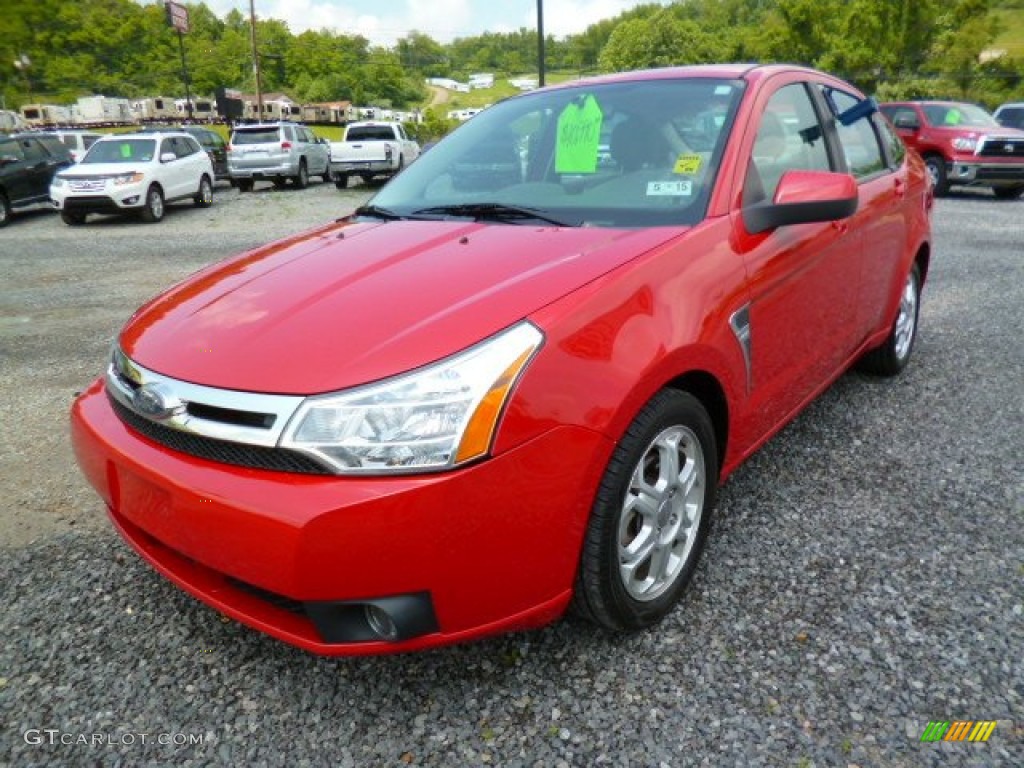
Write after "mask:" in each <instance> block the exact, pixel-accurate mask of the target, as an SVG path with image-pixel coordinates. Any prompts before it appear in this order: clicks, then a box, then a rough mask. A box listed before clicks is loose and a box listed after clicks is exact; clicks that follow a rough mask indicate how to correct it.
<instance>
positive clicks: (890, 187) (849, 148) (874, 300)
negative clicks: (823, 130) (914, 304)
mask: <svg viewBox="0 0 1024 768" xmlns="http://www.w3.org/2000/svg"><path fill="white" fill-rule="evenodd" d="M821 94H822V96H823V98H824V99H825V101H826V103H827V104H828V106H829V108H830V111H832V112H834V113H835V114H836V115H837V118H838V119H837V120H836V121H835V125H836V133H837V138H838V139H839V144H840V147H841V148H842V153H841V154H842V157H843V160H844V161H845V165H846V169H847V170H848V171H849V172H850V173H851V174H852V175H853V177H854V178H855V179H856V180H857V194H858V197H859V202H858V206H857V212H856V213H855V214H854V215H853V216H852V217H851V219H850V227H851V229H855V230H856V231H857V232H859V233H860V236H861V237H863V249H864V252H863V268H862V270H861V274H860V285H861V293H860V295H859V299H858V302H857V308H856V309H857V312H856V315H855V317H856V326H857V337H856V341H857V342H860V341H862V340H863V339H864V338H866V337H867V336H868V334H870V333H871V331H874V330H876V329H877V328H879V327H880V324H881V323H882V320H883V318H882V313H883V312H884V311H885V306H886V304H887V300H888V297H889V296H890V295H892V290H893V286H892V285H891V282H892V279H893V276H898V274H899V270H898V269H896V268H895V267H894V265H896V264H899V263H901V262H902V260H903V253H904V251H905V249H906V248H907V243H908V240H907V238H908V230H909V228H910V223H909V222H908V221H907V206H906V202H905V201H906V195H907V190H908V183H909V182H908V178H907V174H908V169H907V164H906V162H905V156H906V152H905V150H904V148H903V145H902V143H901V142H900V140H899V138H898V137H896V136H894V135H891V133H890V129H889V128H888V126H887V125H885V123H884V121H882V120H879V119H878V117H877V115H876V114H875V113H874V112H869V113H867V114H862V115H860V116H859V117H857V118H856V119H852V118H849V117H846V115H852V114H855V110H856V108H857V106H858V104H859V102H860V100H859V99H858V98H857V97H856V96H855V95H854V94H851V93H847V92H845V91H841V90H837V89H831V88H824V89H822V91H821ZM882 130H884V131H886V134H885V135H886V136H887V138H888V141H889V142H890V143H891V144H892V146H891V147H890V148H889V154H887V153H886V149H885V148H884V145H883V142H882V134H880V131H882Z"/></svg>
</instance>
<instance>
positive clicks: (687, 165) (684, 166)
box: [672, 155, 701, 174]
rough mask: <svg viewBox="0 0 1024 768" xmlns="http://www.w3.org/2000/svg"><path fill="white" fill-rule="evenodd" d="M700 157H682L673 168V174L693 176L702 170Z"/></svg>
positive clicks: (678, 158) (677, 159)
mask: <svg viewBox="0 0 1024 768" xmlns="http://www.w3.org/2000/svg"><path fill="white" fill-rule="evenodd" d="M700 164H701V159H700V155H680V156H679V157H677V158H676V164H675V165H674V166H673V167H672V173H688V174H693V173H696V172H697V171H699V170H700Z"/></svg>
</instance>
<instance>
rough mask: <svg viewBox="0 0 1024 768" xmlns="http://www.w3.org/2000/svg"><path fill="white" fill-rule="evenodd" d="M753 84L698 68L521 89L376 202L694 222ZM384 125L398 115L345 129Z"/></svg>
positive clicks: (586, 220) (644, 222) (412, 209)
mask: <svg viewBox="0 0 1024 768" xmlns="http://www.w3.org/2000/svg"><path fill="white" fill-rule="evenodd" d="M743 89H744V83H743V82H742V81H738V80H725V79H718V78H710V77H708V78H697V77H694V78H680V79H663V80H642V81H630V82H617V83H593V84H585V83H584V84H581V85H579V86H576V87H572V88H562V89H554V90H551V91H537V92H533V93H530V94H527V95H524V96H519V97H515V98H512V99H509V100H507V101H503V102H501V103H499V104H496V105H495V106H493V107H489V108H488V109H485V110H483V111H482V112H480V113H479V114H478V115H476V116H475V117H474V118H473V119H472V120H469V121H467V122H466V123H464V124H463V125H462V126H461V127H460V128H458V130H456V131H455V132H454V133H453V134H452V135H451V136H450V137H448V138H446V139H445V140H443V141H442V142H440V143H439V144H438V145H437V146H436V147H434V148H433V149H431V150H430V152H427V153H425V154H424V155H423V156H422V157H421V158H420V159H419V160H417V161H416V162H415V163H414V164H412V165H410V166H409V167H408V168H407V169H406V170H405V172H403V173H402V175H400V176H398V177H396V178H395V179H394V180H393V181H392V182H390V183H389V184H388V185H387V186H386V187H385V188H384V189H382V190H381V192H380V193H379V194H378V195H377V196H376V197H375V198H374V199H373V201H372V204H373V205H374V206H377V207H378V208H384V209H386V210H388V211H391V212H395V213H398V214H401V215H404V216H409V217H413V218H444V217H446V216H453V217H459V216H471V217H477V216H487V215H488V214H491V215H493V217H494V218H496V219H501V220H502V221H513V222H514V221H516V220H521V221H529V219H530V215H531V214H536V217H537V218H542V219H543V218H546V219H547V220H548V221H553V222H555V223H561V224H566V225H586V226H607V227H639V226H657V225H676V224H693V223H696V222H698V221H700V220H701V219H702V218H703V217H704V215H705V212H706V209H707V204H708V200H709V199H710V194H711V189H712V186H713V184H714V182H715V179H716V176H717V173H718V167H719V163H720V161H721V157H722V154H723V152H724V148H725V145H726V142H727V139H728V136H729V134H730V131H731V129H732V122H733V116H734V115H735V112H736V107H737V105H738V103H739V99H740V96H741V95H742V92H743ZM378 131H381V132H383V131H386V132H387V134H388V136H389V137H390V138H393V137H394V133H393V129H392V128H391V127H389V126H379V127H378V126H362V127H356V128H352V129H350V130H349V133H348V136H347V138H348V140H350V141H351V140H354V139H357V138H358V139H364V140H365V139H368V138H370V136H373V135H375V133H376V132H378ZM510 209H514V210H510ZM503 217H504V218H503ZM516 217H519V218H518V219H517V218H516ZM531 223H532V222H531Z"/></svg>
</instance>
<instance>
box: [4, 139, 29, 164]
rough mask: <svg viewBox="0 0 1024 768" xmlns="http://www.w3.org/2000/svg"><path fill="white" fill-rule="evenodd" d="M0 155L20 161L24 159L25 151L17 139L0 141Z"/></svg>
mask: <svg viewBox="0 0 1024 768" xmlns="http://www.w3.org/2000/svg"><path fill="white" fill-rule="evenodd" d="M0 157H13V158H14V159H15V160H18V161H21V160H24V159H25V153H24V152H23V151H22V150H21V145H20V144H19V143H18V142H17V141H0Z"/></svg>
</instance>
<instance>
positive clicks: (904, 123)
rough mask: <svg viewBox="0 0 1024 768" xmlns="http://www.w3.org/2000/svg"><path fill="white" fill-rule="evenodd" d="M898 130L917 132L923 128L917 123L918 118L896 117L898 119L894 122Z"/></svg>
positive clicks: (908, 116) (904, 115)
mask: <svg viewBox="0 0 1024 768" xmlns="http://www.w3.org/2000/svg"><path fill="white" fill-rule="evenodd" d="M892 124H893V125H895V126H896V127H897V128H902V129H903V130H905V131H916V130H917V129H918V128H920V127H921V124H920V123H919V122H918V121H917V118H916V117H914V116H913V115H906V114H903V115H896V119H895V120H893V122H892Z"/></svg>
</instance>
